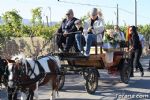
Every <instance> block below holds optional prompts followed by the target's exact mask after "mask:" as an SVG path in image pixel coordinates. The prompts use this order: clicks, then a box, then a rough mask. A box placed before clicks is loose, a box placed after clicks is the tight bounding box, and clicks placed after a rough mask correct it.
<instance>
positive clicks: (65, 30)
mask: <svg viewBox="0 0 150 100" xmlns="http://www.w3.org/2000/svg"><path fill="white" fill-rule="evenodd" d="M76 20H77V18H75V17H74V13H73V10H72V9H69V10H68V11H67V13H66V18H65V19H64V20H63V21H62V23H61V26H60V28H59V29H58V31H57V33H58V34H57V40H56V41H57V46H58V48H59V50H60V51H63V52H69V49H70V48H71V47H72V46H73V45H74V47H75V52H80V51H79V49H78V47H77V43H76V41H75V34H74V33H73V32H76V31H77V28H76V27H75V24H74V22H75V21H76ZM63 44H65V47H64V46H63Z"/></svg>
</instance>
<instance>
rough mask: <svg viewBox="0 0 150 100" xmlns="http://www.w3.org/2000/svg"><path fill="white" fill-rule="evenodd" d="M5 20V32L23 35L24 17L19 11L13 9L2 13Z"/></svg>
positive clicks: (11, 34) (12, 34)
mask: <svg viewBox="0 0 150 100" xmlns="http://www.w3.org/2000/svg"><path fill="white" fill-rule="evenodd" d="M2 19H3V21H4V24H3V27H4V29H3V32H4V33H5V34H9V35H10V36H21V32H20V30H21V28H22V17H21V16H20V15H19V14H18V11H16V10H14V9H13V10H12V11H7V12H5V13H4V14H3V15H2Z"/></svg>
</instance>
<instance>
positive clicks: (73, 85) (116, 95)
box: [0, 57, 150, 100]
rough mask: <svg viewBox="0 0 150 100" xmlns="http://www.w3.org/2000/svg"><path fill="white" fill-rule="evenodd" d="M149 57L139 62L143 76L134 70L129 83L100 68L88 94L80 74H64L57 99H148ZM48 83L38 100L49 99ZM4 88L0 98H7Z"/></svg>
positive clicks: (149, 93) (0, 91)
mask: <svg viewBox="0 0 150 100" xmlns="http://www.w3.org/2000/svg"><path fill="white" fill-rule="evenodd" d="M149 58H150V57H144V58H143V59H142V60H141V62H142V65H143V67H144V69H145V70H144V71H145V74H144V77H140V72H135V77H133V78H131V79H130V82H129V84H124V83H121V82H120V78H119V76H115V75H109V74H107V70H100V76H101V77H100V78H99V83H98V89H97V91H96V93H95V94H94V95H90V94H88V93H87V92H86V90H85V88H84V84H85V81H84V79H83V78H82V76H80V75H71V76H66V82H65V86H64V87H63V89H62V90H61V91H59V96H58V97H57V100H150V85H149V84H150V72H149V71H147V67H148V62H149ZM50 90H51V89H50V87H49V85H46V86H42V87H40V90H39V98H40V100H49V97H50V93H51V91H50ZM6 98H7V95H6V91H5V89H4V88H3V89H1V90H0V100H7V99H6Z"/></svg>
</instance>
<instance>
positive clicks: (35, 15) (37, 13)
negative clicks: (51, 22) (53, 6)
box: [31, 7, 42, 26]
mask: <svg viewBox="0 0 150 100" xmlns="http://www.w3.org/2000/svg"><path fill="white" fill-rule="evenodd" d="M41 14H42V10H41V7H37V8H35V9H32V19H31V22H32V25H34V26H38V25H42V15H41Z"/></svg>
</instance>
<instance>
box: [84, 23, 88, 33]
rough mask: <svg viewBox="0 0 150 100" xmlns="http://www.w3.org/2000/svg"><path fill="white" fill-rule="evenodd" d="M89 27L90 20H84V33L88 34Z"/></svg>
mask: <svg viewBox="0 0 150 100" xmlns="http://www.w3.org/2000/svg"><path fill="white" fill-rule="evenodd" d="M88 28H89V24H88V22H87V21H86V22H84V28H83V33H84V34H88Z"/></svg>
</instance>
